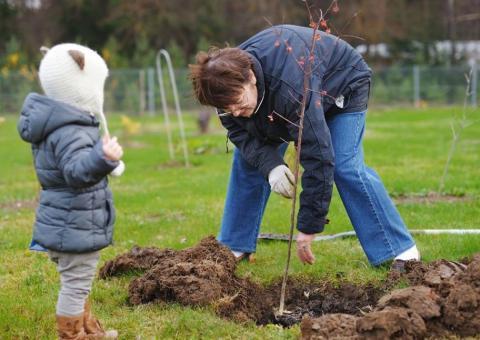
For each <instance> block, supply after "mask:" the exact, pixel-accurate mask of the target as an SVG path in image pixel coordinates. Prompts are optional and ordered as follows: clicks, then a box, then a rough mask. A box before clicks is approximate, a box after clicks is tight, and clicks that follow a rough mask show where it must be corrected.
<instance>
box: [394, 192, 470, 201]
mask: <svg viewBox="0 0 480 340" xmlns="http://www.w3.org/2000/svg"><path fill="white" fill-rule="evenodd" d="M393 200H394V202H395V203H396V204H434V203H461V202H468V201H471V200H472V197H470V196H466V195H452V194H444V193H438V192H429V193H426V194H409V195H407V194H402V195H398V196H396V197H394V199H393Z"/></svg>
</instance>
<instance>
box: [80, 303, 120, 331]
mask: <svg viewBox="0 0 480 340" xmlns="http://www.w3.org/2000/svg"><path fill="white" fill-rule="evenodd" d="M84 309H85V310H84V312H83V320H84V327H85V332H86V333H87V339H116V338H118V332H117V331H116V330H114V329H112V330H108V331H105V330H104V329H103V327H102V325H101V324H100V321H98V320H97V319H96V318H95V317H94V316H93V315H92V310H91V307H90V301H88V300H87V301H86V302H85V307H84Z"/></svg>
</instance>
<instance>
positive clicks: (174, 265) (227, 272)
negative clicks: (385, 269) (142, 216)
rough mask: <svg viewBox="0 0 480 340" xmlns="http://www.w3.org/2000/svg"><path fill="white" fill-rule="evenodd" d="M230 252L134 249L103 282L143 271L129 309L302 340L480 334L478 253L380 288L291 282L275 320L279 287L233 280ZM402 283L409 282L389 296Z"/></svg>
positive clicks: (415, 267) (414, 267) (210, 243)
mask: <svg viewBox="0 0 480 340" xmlns="http://www.w3.org/2000/svg"><path fill="white" fill-rule="evenodd" d="M235 268H236V262H235V258H234V256H233V255H232V253H231V252H230V251H229V250H228V249H227V248H226V247H224V246H222V245H220V244H219V243H218V242H217V241H216V240H215V238H214V237H213V236H211V237H208V238H205V239H203V240H202V241H201V242H200V243H199V244H198V245H197V246H195V247H192V248H188V249H184V250H180V251H176V250H171V249H164V250H161V249H157V248H138V247H134V248H133V249H132V250H131V251H130V252H128V253H126V254H123V255H120V256H118V257H117V258H116V259H114V260H112V261H109V262H107V263H106V264H105V266H104V267H103V268H102V269H101V270H100V277H101V278H108V277H110V276H115V275H119V274H122V273H124V272H128V271H132V270H133V271H143V272H144V273H143V275H142V276H140V277H138V278H136V279H134V280H132V282H131V283H130V286H129V302H130V303H131V304H133V305H138V304H142V303H148V302H155V301H163V302H177V303H181V304H183V305H191V306H211V307H213V308H214V310H215V311H216V312H217V314H218V315H220V316H222V317H225V318H228V319H232V320H235V321H238V322H246V321H254V322H256V323H257V324H259V325H262V324H268V323H276V324H281V325H283V326H291V325H293V324H296V323H299V322H301V330H302V337H303V338H305V339H328V338H337V339H346V338H348V339H423V338H426V337H448V336H452V335H457V336H458V335H459V336H475V335H480V254H479V255H477V256H475V257H473V259H472V260H470V261H468V260H464V261H462V262H452V261H446V260H439V261H435V262H432V263H429V264H425V263H420V262H416V263H415V262H412V263H407V264H406V266H405V269H406V272H405V273H402V274H399V273H397V272H395V273H394V272H391V273H390V275H389V277H388V278H387V280H386V281H385V283H384V284H383V286H381V287H378V286H374V285H364V286H358V285H354V284H351V283H348V282H340V283H336V284H334V283H331V282H327V281H318V280H317V281H314V280H305V279H299V278H289V282H288V284H287V292H286V299H285V309H286V311H285V313H284V314H283V315H282V316H278V315H277V316H276V315H275V314H276V313H275V310H276V308H278V303H279V299H280V287H281V281H280V280H279V281H277V282H274V283H273V284H271V285H269V286H267V287H263V286H260V285H258V284H256V283H254V282H252V281H250V280H248V279H245V278H239V277H237V276H236V275H235ZM399 279H403V280H404V281H406V282H407V283H409V284H410V286H409V287H407V288H404V289H396V290H391V288H390V287H392V285H393V284H394V283H395V282H398V280H399Z"/></svg>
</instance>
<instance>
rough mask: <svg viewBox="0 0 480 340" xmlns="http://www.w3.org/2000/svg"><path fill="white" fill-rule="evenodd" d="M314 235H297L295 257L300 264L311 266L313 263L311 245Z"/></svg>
mask: <svg viewBox="0 0 480 340" xmlns="http://www.w3.org/2000/svg"><path fill="white" fill-rule="evenodd" d="M314 238H315V234H304V233H302V232H300V231H299V232H298V235H297V256H298V258H299V259H300V262H302V263H303V264H305V263H308V264H313V263H314V262H315V256H314V255H313V253H312V248H311V244H312V241H313V239H314Z"/></svg>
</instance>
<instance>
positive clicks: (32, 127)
mask: <svg viewBox="0 0 480 340" xmlns="http://www.w3.org/2000/svg"><path fill="white" fill-rule="evenodd" d="M69 124H78V125H86V126H92V125H93V126H98V124H99V123H98V121H97V119H96V118H95V117H94V116H92V115H90V114H89V113H88V112H86V111H83V110H81V109H78V108H76V107H74V106H71V105H69V104H66V103H62V102H59V101H56V100H53V99H51V98H49V97H46V96H42V95H40V94H38V93H30V94H29V95H28V96H27V98H25V102H24V104H23V107H22V112H21V116H20V120H19V121H18V125H17V129H18V132H19V134H20V136H21V137H22V139H23V140H25V141H26V142H29V143H39V142H41V141H42V140H44V139H45V138H46V137H47V136H48V135H49V134H50V133H52V132H53V131H55V130H56V129H58V128H60V127H62V126H65V125H69Z"/></svg>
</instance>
